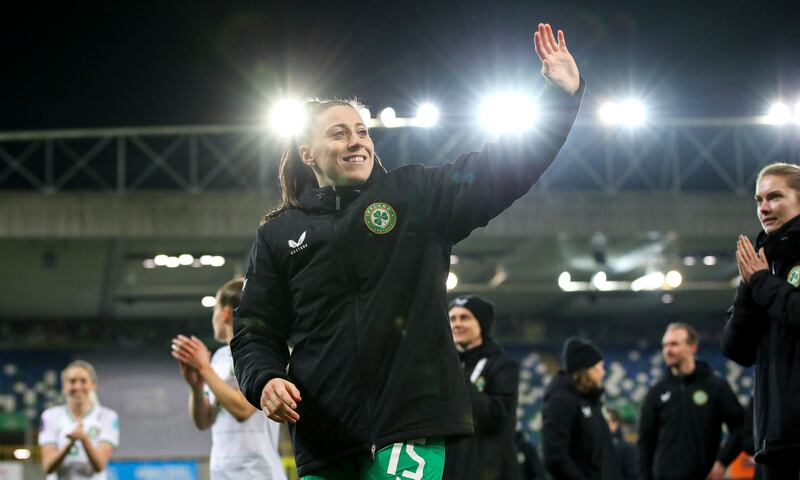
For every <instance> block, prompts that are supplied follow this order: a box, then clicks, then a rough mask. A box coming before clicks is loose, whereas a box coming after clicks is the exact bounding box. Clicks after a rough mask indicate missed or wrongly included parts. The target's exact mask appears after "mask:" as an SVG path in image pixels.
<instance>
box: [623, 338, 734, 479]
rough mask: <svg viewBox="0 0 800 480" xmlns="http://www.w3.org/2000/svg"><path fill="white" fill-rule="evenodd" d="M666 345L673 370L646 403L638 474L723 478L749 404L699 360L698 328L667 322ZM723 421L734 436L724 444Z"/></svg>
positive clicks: (666, 356) (643, 476) (666, 358)
mask: <svg viewBox="0 0 800 480" xmlns="http://www.w3.org/2000/svg"><path fill="white" fill-rule="evenodd" d="M661 345H662V349H661V353H662V355H663V357H664V362H665V363H666V365H667V369H668V370H667V374H666V376H665V377H664V378H663V379H661V380H660V381H659V382H658V383H656V384H655V385H653V387H652V388H651V389H650V391H648V392H647V395H646V396H645V399H644V402H643V403H642V411H641V415H640V418H639V442H638V444H637V446H638V450H639V452H638V453H639V478H640V479H641V480H651V479H654V480H670V479H676V480H678V479H687V480H691V479H698V480H705V479H709V480H722V478H723V477H724V475H725V468H726V467H727V466H728V464H730V463H731V462H732V461H733V460H734V459H736V457H737V456H738V455H739V452H740V451H741V441H739V440H738V438H740V431H741V428H742V423H743V415H744V409H743V408H742V406H741V405H740V404H739V400H738V399H737V398H736V395H735V394H734V393H733V390H732V389H731V386H730V385H729V384H728V382H727V381H726V380H725V379H724V378H720V377H719V376H717V375H715V374H714V372H713V371H712V370H711V367H710V366H709V365H708V364H707V363H705V362H701V361H698V360H697V359H696V355H697V347H698V335H697V331H696V330H695V329H694V327H692V326H691V325H688V324H686V323H672V324H670V325H668V326H667V330H666V332H665V333H664V337H663V339H662V341H661ZM723 423H724V424H725V425H726V426H727V427H728V433H729V435H728V440H727V442H726V443H725V445H724V446H722V447H720V441H721V437H722V424H723Z"/></svg>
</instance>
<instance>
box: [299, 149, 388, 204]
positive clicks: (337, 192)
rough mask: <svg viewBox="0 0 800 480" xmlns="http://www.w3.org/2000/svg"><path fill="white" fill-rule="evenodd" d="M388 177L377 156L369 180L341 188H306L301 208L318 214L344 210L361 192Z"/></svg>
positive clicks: (302, 194)
mask: <svg viewBox="0 0 800 480" xmlns="http://www.w3.org/2000/svg"><path fill="white" fill-rule="evenodd" d="M384 175H386V170H385V169H384V168H383V165H381V162H380V159H378V157H377V155H376V156H375V163H374V165H373V166H372V173H370V175H369V178H367V180H366V181H365V182H364V183H362V184H360V185H352V186H340V187H335V188H334V187H332V186H325V187H315V188H305V189H303V191H302V193H300V208H302V209H305V210H311V211H318V212H332V211H336V210H344V209H345V208H347V206H348V205H350V204H351V203H353V201H354V200H355V199H356V198H358V197H359V195H361V192H363V191H364V190H366V189H367V188H369V186H370V185H372V184H373V183H375V181H376V180H377V179H378V178H380V177H382V176H384Z"/></svg>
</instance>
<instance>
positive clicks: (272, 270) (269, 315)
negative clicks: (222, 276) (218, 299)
mask: <svg viewBox="0 0 800 480" xmlns="http://www.w3.org/2000/svg"><path fill="white" fill-rule="evenodd" d="M272 221H273V222H275V221H277V220H272ZM264 235H265V232H264V226H262V227H261V228H260V229H259V231H258V233H257V234H256V240H255V242H254V244H253V249H252V252H251V255H250V264H249V266H248V268H247V274H246V275H245V283H244V289H243V290H242V299H241V301H240V303H239V307H238V308H237V309H236V310H235V311H234V322H233V329H234V337H233V340H231V353H232V355H233V365H234V371H235V373H236V379H237V380H238V382H239V388H240V390H241V391H242V393H243V394H244V396H245V398H247V401H248V402H250V403H251V404H252V405H253V406H254V407H256V408H257V409H261V395H262V391H263V390H264V387H265V386H266V385H267V382H269V381H270V380H272V379H274V378H283V379H286V378H287V375H286V365H287V364H288V362H289V347H288V345H287V340H288V339H289V336H290V333H291V326H292V318H291V314H290V308H289V294H288V286H287V285H286V284H285V281H284V280H283V278H281V275H280V272H279V269H278V265H277V263H276V261H275V259H274V256H273V255H272V252H271V251H270V248H269V245H268V244H267V241H266V239H265V238H264Z"/></svg>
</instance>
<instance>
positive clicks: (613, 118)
mask: <svg viewBox="0 0 800 480" xmlns="http://www.w3.org/2000/svg"><path fill="white" fill-rule="evenodd" d="M598 115H599V117H600V120H601V121H602V122H603V123H605V124H606V125H623V126H626V127H638V126H641V125H643V124H644V123H645V120H646V119H647V110H646V109H645V107H644V104H643V103H642V102H640V101H638V100H632V99H631V100H626V101H624V102H613V101H612V102H606V103H604V104H603V105H602V106H601V107H600V110H599V111H598Z"/></svg>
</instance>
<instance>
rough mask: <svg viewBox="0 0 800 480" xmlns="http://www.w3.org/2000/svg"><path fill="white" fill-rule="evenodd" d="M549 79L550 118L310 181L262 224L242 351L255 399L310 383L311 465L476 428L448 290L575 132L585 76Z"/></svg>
mask: <svg viewBox="0 0 800 480" xmlns="http://www.w3.org/2000/svg"><path fill="white" fill-rule="evenodd" d="M545 90H546V92H545V95H543V96H542V99H541V101H542V103H543V104H544V105H543V110H544V111H547V112H551V114H549V115H548V117H547V118H545V119H544V123H543V125H544V126H545V129H544V130H543V131H539V132H536V133H531V134H530V135H525V136H521V137H507V138H503V139H501V140H500V141H499V142H498V143H494V144H487V145H486V146H485V147H484V148H483V150H482V151H481V152H474V153H470V154H467V155H463V156H461V157H459V158H458V159H457V160H456V161H455V162H454V163H452V164H448V165H444V166H441V167H436V168H425V167H423V166H421V165H411V166H407V167H402V168H399V169H397V170H395V171H393V172H391V173H388V174H384V173H383V172H382V171H380V169H379V168H376V169H375V170H374V171H373V175H372V176H371V177H370V179H369V180H368V182H367V183H365V184H363V185H360V186H359V187H357V188H343V187H339V188H337V189H336V190H335V191H334V190H333V189H332V188H331V187H327V188H322V189H314V190H309V191H304V192H303V193H302V195H301V198H300V200H301V203H302V206H301V207H300V208H291V209H288V210H286V211H284V212H283V213H281V214H280V215H278V216H276V217H275V218H273V219H272V220H271V221H269V222H268V223H266V224H264V225H262V226H261V228H259V230H258V233H257V235H256V240H255V244H254V248H253V253H252V256H251V259H250V265H249V267H248V270H247V274H246V275H245V278H246V283H245V287H244V290H243V292H242V299H241V303H240V305H239V307H238V309H237V311H236V314H235V321H234V331H235V336H234V338H233V340H232V341H231V351H232V352H233V360H234V365H235V371H236V377H237V379H238V380H239V385H240V388H241V390H242V392H244V394H245V396H246V397H247V399H248V400H249V401H250V403H252V404H253V405H255V406H256V407H259V403H260V397H261V392H262V390H263V388H264V386H265V385H266V383H267V382H268V381H269V380H270V379H272V378H276V377H282V378H288V379H289V380H290V381H292V382H294V383H295V384H296V385H297V388H298V389H299V390H300V393H301V395H302V397H303V400H302V401H301V402H300V403H299V407H298V410H297V412H298V414H299V415H300V420H299V421H298V422H297V423H296V424H294V425H292V426H291V427H290V430H291V434H292V439H293V443H294V452H295V459H296V462H297V466H298V470H299V473H300V475H306V474H308V473H309V472H311V471H313V470H314V469H317V468H319V467H321V466H323V465H325V464H327V463H329V462H332V461H336V460H338V459H341V458H342V457H344V456H348V455H352V454H356V453H369V452H370V451H372V452H374V451H375V450H378V449H381V448H382V447H385V446H387V445H390V444H392V443H394V442H397V441H404V440H409V439H415V438H420V437H447V436H452V435H467V434H471V433H472V431H473V429H472V411H471V409H470V405H469V397H468V393H467V387H466V384H465V382H464V376H463V374H462V373H461V368H460V366H459V363H458V356H457V355H456V350H455V347H454V345H453V339H452V335H451V332H450V326H449V322H448V317H447V305H446V303H445V278H446V276H447V273H448V270H449V267H450V251H451V248H452V246H453V244H455V243H456V242H458V241H459V240H462V239H463V238H465V237H466V236H467V235H469V234H470V232H472V230H474V229H476V228H479V227H482V226H484V225H486V224H487V223H488V222H489V220H491V219H492V218H494V217H495V216H496V215H498V214H499V213H500V212H502V211H503V210H505V209H506V208H508V207H509V206H510V205H511V204H512V203H513V202H514V201H515V200H516V199H517V198H519V197H521V196H522V195H524V194H525V193H526V192H527V191H528V190H529V189H530V187H531V186H532V185H533V184H534V183H535V182H536V180H537V179H538V178H539V176H540V175H541V174H542V172H544V170H545V169H546V168H547V167H548V166H549V165H550V163H551V162H552V161H553V159H554V158H555V156H556V154H557V153H558V150H559V149H560V148H561V145H563V143H564V141H565V140H566V137H567V134H568V133H569V131H570V129H571V127H572V123H573V121H574V119H575V115H576V114H577V111H578V106H579V104H580V99H581V97H582V94H583V83H582V85H581V89H580V90H579V92H578V93H576V95H567V94H565V93H563V92H562V91H560V90H558V89H556V88H551V87H548V88H547V89H545ZM370 222H372V227H373V228H372V229H370V228H369V225H370ZM376 222H377V223H376ZM376 226H377V227H379V228H375V227H376ZM376 230H377V231H376ZM289 343H291V344H292V345H294V348H293V350H292V353H291V358H290V356H289V348H288V344H289ZM287 366H288V369H287Z"/></svg>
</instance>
